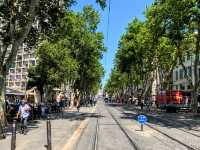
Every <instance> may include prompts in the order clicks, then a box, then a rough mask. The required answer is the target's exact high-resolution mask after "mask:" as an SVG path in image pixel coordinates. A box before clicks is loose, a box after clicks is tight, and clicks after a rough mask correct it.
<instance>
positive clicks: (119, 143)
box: [75, 101, 200, 150]
mask: <svg viewBox="0 0 200 150" xmlns="http://www.w3.org/2000/svg"><path fill="white" fill-rule="evenodd" d="M138 114H139V112H138V111H137V110H134V109H132V110H129V109H125V107H123V106H121V105H118V104H116V105H113V104H105V103H104V102H103V101H99V102H98V104H97V107H96V112H95V115H93V117H91V118H90V120H89V122H88V125H87V127H86V128H85V130H84V131H83V133H82V135H81V137H80V139H79V140H78V142H77V145H76V147H75V149H76V150H188V149H189V150H199V149H200V142H199V141H200V137H199V136H198V135H199V131H194V130H192V129H191V128H188V126H180V123H181V122H178V123H177V124H173V122H175V121H174V119H175V117H174V115H173V117H170V115H169V114H168V115H166V118H165V120H161V119H162V118H164V117H163V114H162V116H159V115H155V114H154V115H151V116H150V114H147V116H148V117H149V118H148V119H149V121H148V124H147V125H145V127H144V131H141V130H140V125H139V123H138V122H137V120H136V118H137V115H138ZM170 118H172V119H170ZM166 120H167V121H166ZM197 126H198V125H196V126H195V128H197ZM190 132H191V133H192V134H190ZM195 135H197V136H195Z"/></svg>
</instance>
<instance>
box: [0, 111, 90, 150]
mask: <svg viewBox="0 0 200 150" xmlns="http://www.w3.org/2000/svg"><path fill="white" fill-rule="evenodd" d="M93 109H94V107H81V109H80V112H77V111H76V109H75V108H73V109H70V110H66V111H65V112H64V117H63V119H61V118H60V119H59V118H58V119H56V118H55V119H52V120H51V127H52V149H53V150H61V149H62V148H63V146H64V145H65V144H66V143H67V141H68V139H69V138H70V137H71V136H72V134H73V133H74V131H75V130H76V129H77V128H78V126H79V125H80V124H81V122H82V121H83V120H85V119H86V118H88V117H90V116H91V112H92V110H93ZM46 141H47V140H46V121H45V120H36V121H34V122H32V123H31V124H30V125H29V132H28V133H27V135H22V134H19V133H17V140H16V150H46V148H45V147H44V145H46V143H47V142H46ZM10 142H11V133H9V135H7V137H6V139H3V140H0V149H2V150H10Z"/></svg>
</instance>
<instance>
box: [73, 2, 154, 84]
mask: <svg viewBox="0 0 200 150" xmlns="http://www.w3.org/2000/svg"><path fill="white" fill-rule="evenodd" d="M107 1H108V0H107ZM153 1H154V0H110V3H111V5H110V17H109V18H110V19H109V21H110V24H109V26H108V14H109V13H108V10H109V8H108V7H107V8H105V9H104V10H102V9H101V8H100V7H99V5H98V4H96V3H95V0H78V1H77V4H75V5H74V6H73V7H72V9H73V10H75V11H81V10H82V9H83V7H84V6H85V5H88V4H90V5H92V6H93V7H94V8H95V9H96V10H97V11H98V12H99V14H100V19H101V22H100V24H99V27H98V31H100V32H103V33H104V38H105V39H104V43H105V46H106V47H107V52H105V53H104V55H103V59H102V60H101V62H102V64H103V66H104V69H105V76H104V78H103V79H102V83H103V85H105V83H106V81H107V80H108V78H109V75H110V73H111V70H112V68H113V66H114V58H115V53H116V52H117V48H118V42H119V40H120V38H121V36H122V35H123V33H124V32H125V31H126V28H127V27H128V23H130V22H131V21H132V20H133V19H134V18H135V17H137V18H139V19H141V20H144V19H145V17H144V11H145V9H146V7H148V6H150V5H151V4H152V3H153ZM107 33H108V34H107ZM107 35H108V36H107Z"/></svg>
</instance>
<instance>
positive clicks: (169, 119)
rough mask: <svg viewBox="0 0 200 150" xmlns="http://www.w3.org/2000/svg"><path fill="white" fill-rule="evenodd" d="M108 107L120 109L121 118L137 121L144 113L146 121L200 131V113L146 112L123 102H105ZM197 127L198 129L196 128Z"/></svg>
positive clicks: (168, 126)
mask: <svg viewBox="0 0 200 150" xmlns="http://www.w3.org/2000/svg"><path fill="white" fill-rule="evenodd" d="M107 105H108V106H109V107H114V108H116V109H118V110H119V111H121V113H122V116H121V119H131V120H133V119H134V120H136V121H137V116H138V115H139V114H144V115H146V116H147V117H148V123H151V124H155V125H159V126H161V127H162V126H163V127H167V128H185V129H187V130H194V131H200V114H198V115H194V114H192V113H189V112H188V113H187V112H178V113H166V112H162V111H151V112H148V111H146V110H145V109H144V111H141V110H140V109H139V107H136V106H133V105H129V106H128V105H125V104H116V103H114V104H107ZM197 128H198V129H197Z"/></svg>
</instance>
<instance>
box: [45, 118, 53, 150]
mask: <svg viewBox="0 0 200 150" xmlns="http://www.w3.org/2000/svg"><path fill="white" fill-rule="evenodd" d="M45 147H46V148H47V150H52V144H51V122H50V120H49V118H48V120H47V145H46V146H45Z"/></svg>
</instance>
